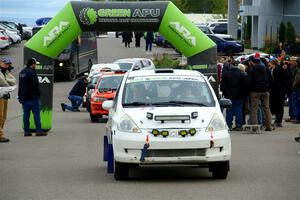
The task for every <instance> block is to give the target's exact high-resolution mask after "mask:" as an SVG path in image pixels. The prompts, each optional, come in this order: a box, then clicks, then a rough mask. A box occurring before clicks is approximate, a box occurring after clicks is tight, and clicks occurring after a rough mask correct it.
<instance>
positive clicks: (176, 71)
mask: <svg viewBox="0 0 300 200" xmlns="http://www.w3.org/2000/svg"><path fill="white" fill-rule="evenodd" d="M164 75H167V76H199V77H203V75H202V74H201V73H200V72H198V71H195V70H182V69H155V70H137V71H130V72H128V77H138V76H164Z"/></svg>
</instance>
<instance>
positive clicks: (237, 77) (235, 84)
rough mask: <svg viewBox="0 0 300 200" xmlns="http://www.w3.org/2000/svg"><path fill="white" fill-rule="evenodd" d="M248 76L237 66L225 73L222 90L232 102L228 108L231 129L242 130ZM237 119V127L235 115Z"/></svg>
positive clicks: (228, 124) (228, 121)
mask: <svg viewBox="0 0 300 200" xmlns="http://www.w3.org/2000/svg"><path fill="white" fill-rule="evenodd" d="M245 86H246V76H245V74H243V73H242V72H241V71H240V69H239V68H238V67H236V66H233V65H232V66H231V67H230V69H229V70H228V71H226V72H224V73H223V77H222V80H221V91H222V92H223V94H224V96H225V98H228V99H230V100H231V102H232V107H231V108H228V109H226V123H227V126H228V127H229V129H230V130H236V131H242V130H243V129H242V125H243V119H242V110H243V99H244V96H245V89H246V88H245ZM234 116H235V119H236V127H235V128H232V121H233V117H234Z"/></svg>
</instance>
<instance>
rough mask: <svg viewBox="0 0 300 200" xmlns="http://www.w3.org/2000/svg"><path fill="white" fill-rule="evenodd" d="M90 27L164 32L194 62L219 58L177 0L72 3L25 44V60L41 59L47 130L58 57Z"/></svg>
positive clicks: (213, 62)
mask: <svg viewBox="0 0 300 200" xmlns="http://www.w3.org/2000/svg"><path fill="white" fill-rule="evenodd" d="M87 31H101V32H105V31H153V32H159V33H160V34H162V35H163V36H164V37H165V38H166V40H168V41H169V42H170V43H171V44H172V45H173V46H174V47H175V48H176V49H177V50H178V51H180V52H181V53H182V54H183V55H184V56H186V57H187V60H188V63H189V64H191V65H208V66H209V65H214V64H215V63H216V54H217V50H216V44H215V43H214V42H213V41H212V40H210V39H209V38H208V37H207V36H206V35H205V34H204V33H203V32H202V31H201V30H200V29H199V28H197V27H196V26H195V25H194V24H193V23H192V22H191V21H189V20H188V19H187V18H186V17H185V16H184V15H183V13H182V12H181V11H180V10H179V9H178V8H177V7H176V6H175V5H174V4H173V3H172V2H168V1H161V2H158V1H153V2H149V1H147V2H89V1H74V2H69V3H68V4H67V5H66V6H65V7H64V8H63V9H62V10H61V11H60V12H59V13H58V14H57V15H56V16H55V17H54V18H52V19H51V20H50V21H49V22H48V23H47V25H46V26H45V27H43V28H42V29H41V30H40V31H39V32H38V33H36V34H35V35H34V36H33V37H32V38H31V39H30V40H29V41H28V42H27V43H26V44H25V47H24V61H25V62H26V60H27V59H28V58H30V57H35V58H37V59H38V61H39V62H40V63H41V65H40V66H39V69H37V72H38V76H39V81H40V86H41V90H42V93H41V104H42V111H41V119H42V127H43V129H44V130H49V129H51V127H52V101H53V98H52V97H53V59H54V58H56V57H57V56H58V55H59V54H60V53H61V52H62V51H63V50H64V49H65V48H66V47H67V46H68V45H69V44H70V43H71V42H72V41H73V40H74V39H76V38H77V37H78V35H80V34H81V33H82V32H87ZM31 124H33V123H31ZM31 128H32V129H35V128H34V126H32V127H31Z"/></svg>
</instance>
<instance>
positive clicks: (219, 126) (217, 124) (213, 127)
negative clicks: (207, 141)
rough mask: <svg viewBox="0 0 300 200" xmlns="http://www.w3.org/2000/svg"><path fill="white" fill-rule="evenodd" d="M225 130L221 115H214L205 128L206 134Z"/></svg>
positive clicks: (225, 126)
mask: <svg viewBox="0 0 300 200" xmlns="http://www.w3.org/2000/svg"><path fill="white" fill-rule="evenodd" d="M225 129H227V125H226V122H225V120H224V117H223V115H221V114H217V113H216V114H214V116H213V118H212V119H211V121H210V123H209V125H208V126H207V128H206V132H211V131H221V130H225Z"/></svg>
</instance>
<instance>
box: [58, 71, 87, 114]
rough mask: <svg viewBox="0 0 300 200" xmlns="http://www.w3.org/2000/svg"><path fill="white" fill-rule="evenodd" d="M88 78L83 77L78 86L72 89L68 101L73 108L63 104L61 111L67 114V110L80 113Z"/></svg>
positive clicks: (77, 83)
mask: <svg viewBox="0 0 300 200" xmlns="http://www.w3.org/2000/svg"><path fill="white" fill-rule="evenodd" d="M87 82H88V81H87V77H86V76H82V77H80V78H79V79H78V81H77V82H76V84H75V85H74V86H73V88H72V89H71V91H70V93H69V96H68V99H69V100H70V101H71V106H70V105H67V104H65V103H61V104H60V105H61V109H62V111H64V112H65V110H66V109H67V110H69V111H73V112H80V110H79V106H80V105H81V103H82V101H83V96H84V94H85V90H86V86H87Z"/></svg>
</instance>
